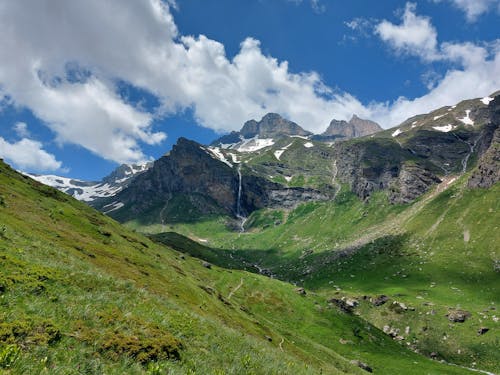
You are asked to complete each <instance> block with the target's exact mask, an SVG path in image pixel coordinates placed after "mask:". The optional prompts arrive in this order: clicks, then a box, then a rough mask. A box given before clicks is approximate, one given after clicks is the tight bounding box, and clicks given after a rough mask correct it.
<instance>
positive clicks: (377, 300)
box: [371, 294, 389, 306]
mask: <svg viewBox="0 0 500 375" xmlns="http://www.w3.org/2000/svg"><path fill="white" fill-rule="evenodd" d="M387 301H389V297H387V296H386V295H384V294H382V295H380V296H378V297H375V298H372V300H371V302H372V304H373V306H382V305H383V304H385V303H386V302H387Z"/></svg>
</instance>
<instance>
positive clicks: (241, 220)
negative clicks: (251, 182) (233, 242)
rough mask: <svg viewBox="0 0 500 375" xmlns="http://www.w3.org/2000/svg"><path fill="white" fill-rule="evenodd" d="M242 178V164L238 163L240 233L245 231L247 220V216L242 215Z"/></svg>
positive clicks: (237, 213)
mask: <svg viewBox="0 0 500 375" xmlns="http://www.w3.org/2000/svg"><path fill="white" fill-rule="evenodd" d="M241 180H242V177H241V165H238V198H237V199H238V200H237V201H236V217H237V218H238V219H239V220H240V233H243V232H244V231H245V222H246V221H247V218H246V217H245V216H243V215H242V211H241V191H242V183H241Z"/></svg>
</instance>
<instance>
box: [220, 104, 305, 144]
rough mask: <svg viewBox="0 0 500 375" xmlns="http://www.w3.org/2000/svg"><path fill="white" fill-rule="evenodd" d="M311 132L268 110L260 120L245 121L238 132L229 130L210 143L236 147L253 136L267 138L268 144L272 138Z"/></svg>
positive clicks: (303, 134)
mask: <svg viewBox="0 0 500 375" xmlns="http://www.w3.org/2000/svg"><path fill="white" fill-rule="evenodd" d="M311 134H312V133H310V132H308V131H307V130H304V129H303V128H302V127H300V126H299V125H297V124H296V123H295V122H293V121H290V120H287V119H285V118H283V117H282V116H281V115H280V114H278V113H273V112H270V113H267V114H266V115H264V116H263V117H262V119H261V120H260V121H256V120H249V121H247V122H245V124H244V125H243V127H242V128H241V130H240V131H239V132H231V133H230V134H227V135H225V136H223V137H221V138H219V139H217V140H216V141H214V142H213V143H212V145H213V146H221V147H228V148H235V149H238V148H239V146H238V145H240V143H242V142H243V143H245V142H246V140H249V139H253V138H257V139H261V140H269V142H267V143H265V144H267V145H269V144H272V143H271V141H272V140H276V139H280V138H283V137H287V136H294V135H298V136H303V137H306V136H309V135H311ZM263 144H264V143H263ZM254 148H255V147H254ZM255 149H256V150H257V149H258V148H255Z"/></svg>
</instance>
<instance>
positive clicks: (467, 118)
mask: <svg viewBox="0 0 500 375" xmlns="http://www.w3.org/2000/svg"><path fill="white" fill-rule="evenodd" d="M470 112H471V111H470V109H468V110H466V111H465V117H464V118H460V119H459V120H460V121H462V122H463V123H464V124H465V125H474V121H472V119H471V118H470Z"/></svg>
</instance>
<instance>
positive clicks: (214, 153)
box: [202, 147, 233, 168]
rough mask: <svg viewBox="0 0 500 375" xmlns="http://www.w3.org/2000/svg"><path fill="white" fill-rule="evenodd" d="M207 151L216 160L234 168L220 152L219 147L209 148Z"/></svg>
mask: <svg viewBox="0 0 500 375" xmlns="http://www.w3.org/2000/svg"><path fill="white" fill-rule="evenodd" d="M202 149H203V147H202ZM207 150H208V151H210V153H211V154H212V156H215V159H217V160H219V161H221V162H223V163H224V164H226V165H228V166H229V167H231V168H232V167H233V165H232V164H231V163H230V162H229V161H228V160H227V159H226V157H225V156H224V154H223V153H222V152H221V151H220V148H219V147H209V148H208V149H207Z"/></svg>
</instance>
